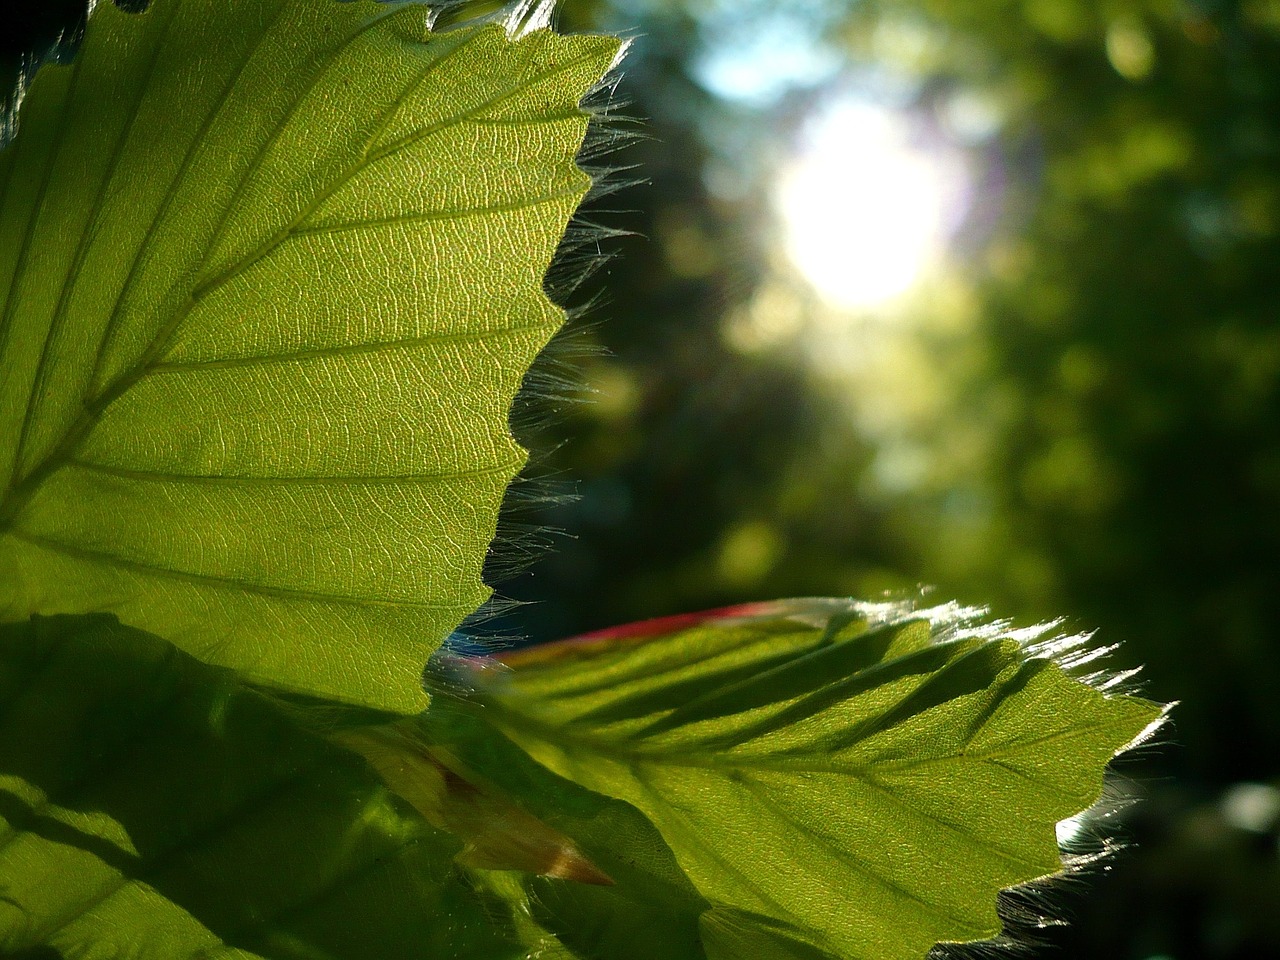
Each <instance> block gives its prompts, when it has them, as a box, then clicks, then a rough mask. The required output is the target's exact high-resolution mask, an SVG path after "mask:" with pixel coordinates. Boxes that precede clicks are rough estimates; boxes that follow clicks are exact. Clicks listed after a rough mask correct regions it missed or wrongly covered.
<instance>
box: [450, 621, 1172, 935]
mask: <svg viewBox="0 0 1280 960" xmlns="http://www.w3.org/2000/svg"><path fill="white" fill-rule="evenodd" d="M1051 649H1052V645H1045V646H1041V647H1034V646H1032V647H1028V646H1027V641H1026V637H1015V636H1013V635H1011V634H1009V633H1008V632H1003V631H1001V630H1000V629H999V628H998V627H981V626H978V625H976V624H975V623H974V622H973V621H972V619H971V617H970V616H969V615H968V614H965V613H964V612H963V611H959V610H957V609H954V608H941V609H938V610H934V611H925V612H919V613H916V612H911V611H910V610H909V609H906V608H901V607H893V606H884V607H877V606H863V605H858V604H853V603H848V602H844V601H812V600H811V601H783V602H779V603H777V604H771V605H759V606H756V607H752V608H744V609H740V610H738V611H731V612H729V613H725V614H721V615H718V616H712V617H709V618H697V617H695V618H685V619H676V620H674V621H665V622H656V623H654V624H651V625H640V626H639V627H637V628H629V629H625V630H622V631H611V632H607V633H604V634H600V635H596V636H593V637H588V638H584V639H580V640H576V641H565V642H562V643H560V644H553V645H551V646H548V647H543V648H535V649H533V650H531V651H528V652H525V653H521V654H514V655H511V656H509V657H507V658H506V660H507V662H508V663H509V664H510V665H511V666H512V667H513V669H512V670H511V671H510V672H509V673H507V674H503V673H501V672H500V671H497V672H496V671H494V670H493V668H492V665H487V669H486V670H483V671H480V672H478V673H475V672H474V671H468V670H465V669H464V670H463V673H464V676H469V675H470V674H471V673H474V676H472V677H471V679H470V680H469V681H468V682H471V683H473V684H474V685H476V686H477V688H478V692H477V693H476V694H475V695H474V696H475V697H477V698H478V700H479V702H480V703H481V704H483V709H482V710H481V711H479V714H480V715H481V716H483V718H484V719H485V722H487V723H490V724H492V725H493V726H494V727H495V728H497V729H498V730H500V731H501V732H503V733H504V734H506V736H508V737H510V738H511V739H512V740H513V741H514V742H515V743H517V744H519V745H521V746H522V747H524V748H525V749H526V750H527V751H528V752H529V753H530V754H531V755H532V756H533V757H534V758H535V759H537V760H538V761H540V762H541V763H543V764H544V765H546V766H547V767H548V768H549V769H551V770H552V771H554V772H556V773H557V774H559V775H561V776H563V777H566V778H568V779H570V780H573V781H575V782H577V783H579V784H581V785H583V786H585V787H587V788H588V789H590V790H593V791H598V792H599V793H602V794H605V795H607V796H611V797H616V798H619V799H622V800H626V801H627V802H629V803H632V804H634V805H635V806H636V807H637V808H638V809H639V810H641V811H642V812H643V813H644V814H645V815H646V816H648V817H649V819H650V820H651V821H652V822H653V824H654V825H655V826H656V827H657V828H658V830H659V832H660V833H661V834H662V836H663V837H664V839H665V840H666V842H667V843H668V844H669V845H670V847H671V849H672V851H673V852H674V853H675V856H676V858H677V860H678V861H679V863H680V865H681V867H682V868H683V869H684V871H685V872H686V873H687V875H688V876H689V878H690V879H691V880H692V881H693V883H694V885H695V886H696V887H697V888H698V890H699V891H700V892H701V894H702V895H703V896H704V897H706V898H707V900H708V901H711V902H712V903H714V904H717V909H716V911H715V912H711V913H708V914H706V915H704V917H703V942H704V945H705V947H706V948H707V950H708V954H709V955H710V956H713V957H724V958H726V960H727V958H729V957H735V956H745V955H748V954H750V955H753V956H759V957H809V956H816V955H820V954H821V952H822V951H828V952H830V953H832V954H834V955H836V956H839V957H844V958H861V960H921V958H922V957H924V956H925V954H926V953H927V952H928V951H929V949H930V948H931V947H932V946H933V945H934V944H935V943H936V942H940V941H973V940H982V939H987V938H990V937H992V936H994V935H996V934H997V933H998V932H999V931H1000V921H999V919H998V917H997V914H996V894H997V892H998V891H1000V890H1001V889H1003V888H1007V887H1010V886H1013V885H1015V884H1018V883H1022V882H1026V881H1030V880H1033V879H1037V878H1041V877H1045V876H1048V875H1051V874H1053V873H1056V872H1058V871H1060V870H1061V869H1062V861H1061V857H1060V853H1059V850H1058V845H1057V837H1056V831H1055V825H1056V824H1057V823H1058V822H1059V821H1061V820H1064V819H1066V818H1068V817H1070V816H1073V815H1075V814H1077V813H1079V812H1080V811H1082V810H1084V809H1086V808H1087V807H1089V806H1090V805H1092V804H1093V803H1094V802H1095V801H1096V800H1097V799H1098V797H1099V795H1100V792H1101V789H1102V781H1103V770H1104V768H1105V766H1106V764H1107V762H1108V761H1109V760H1110V759H1111V757H1112V756H1113V755H1114V754H1115V753H1116V752H1117V751H1119V750H1121V749H1123V748H1124V747H1125V746H1126V745H1128V744H1130V743H1132V742H1133V741H1135V740H1136V739H1138V738H1140V737H1141V736H1142V735H1143V733H1144V731H1146V730H1147V729H1148V728H1149V727H1151V726H1152V725H1153V724H1154V723H1156V722H1157V721H1158V719H1159V716H1160V710H1159V709H1158V708H1157V707H1156V706H1154V705H1153V704H1151V703H1148V702H1146V701H1143V700H1139V699H1134V698H1131V697H1126V696H1110V695H1107V694H1105V693H1104V692H1102V691H1100V690H1099V689H1096V688H1095V687H1094V686H1091V685H1089V684H1086V683H1084V682H1082V681H1081V680H1078V679H1075V678H1073V677H1072V676H1071V675H1070V673H1069V672H1067V671H1066V670H1064V669H1063V668H1062V667H1061V666H1059V665H1058V663H1057V662H1055V661H1054V660H1053V659H1050V658H1048V657H1047V654H1048V653H1049V652H1051ZM1059 653H1061V651H1059ZM438 662H441V663H445V664H448V663H449V661H438ZM450 672H453V673H456V672H457V671H456V670H453V671H450V670H449V669H445V670H444V673H445V674H446V675H447V674H448V673H450ZM495 676H496V679H494V677H495ZM453 682H455V683H456V682H457V680H456V678H455V679H454V681H453ZM753 917H755V918H762V920H761V921H757V920H753V919H752V918H753ZM765 921H767V922H765ZM769 923H773V924H781V925H782V929H785V930H791V931H801V933H800V935H799V936H791V935H790V934H788V935H787V936H785V937H783V936H777V935H775V932H774V931H771V930H770V928H769V925H768V924H769ZM806 941H807V943H806ZM766 942H767V943H770V944H772V946H769V947H767V948H766V947H765V946H763V945H764V944H765V943H766Z"/></svg>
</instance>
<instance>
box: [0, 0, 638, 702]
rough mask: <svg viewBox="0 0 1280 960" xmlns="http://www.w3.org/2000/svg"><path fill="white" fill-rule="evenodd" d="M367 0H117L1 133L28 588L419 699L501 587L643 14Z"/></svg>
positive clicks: (13, 527)
mask: <svg viewBox="0 0 1280 960" xmlns="http://www.w3.org/2000/svg"><path fill="white" fill-rule="evenodd" d="M427 19H428V14H427V12H426V8H425V7H422V6H417V5H407V6H406V5H403V4H379V3H372V2H367V0H359V2H354V3H337V2H332V0H237V2H235V3H228V2H224V0H154V2H153V3H152V4H151V5H150V9H149V10H148V12H147V13H145V14H142V15H131V14H126V13H122V12H121V11H119V10H117V9H116V8H115V7H114V6H113V5H112V4H110V3H100V4H98V5H97V7H96V9H95V11H94V13H93V15H92V17H91V19H90V22H89V25H88V31H87V35H86V37H85V40H84V43H83V45H82V47H81V49H80V51H79V54H78V56H77V57H76V59H75V61H74V63H73V64H72V65H70V66H53V65H50V66H46V67H44V68H43V69H42V70H41V72H40V73H39V75H38V76H37V77H36V79H35V81H34V83H33V84H32V86H31V88H30V90H29V92H28V94H27V97H26V100H25V104H24V106H23V111H22V115H21V124H20V128H19V132H18V135H17V137H16V139H15V140H14V142H13V143H12V144H11V145H10V146H9V147H8V148H7V149H6V150H5V152H4V153H3V154H2V155H0V615H6V616H8V617H10V618H21V617H24V616H26V615H27V614H29V613H62V612H92V611H97V610H111V611H113V612H116V613H118V614H119V615H120V617H121V618H122V619H124V620H125V621H126V622H128V623H132V624H135V625H138V626H140V627H144V628H146V629H148V630H152V631H155V632H157V633H159V634H162V635H163V636H165V637H166V638H168V639H170V640H172V641H173V642H175V643H177V644H178V645H179V646H181V647H182V648H183V649H185V650H187V651H189V652H191V653H193V654H195V655H197V656H199V657H200V658H202V659H204V660H206V661H208V662H211V663H215V664H220V665H224V666H230V667H235V668H237V669H238V670H241V671H243V672H244V673H246V674H247V675H250V676H252V677H255V678H257V679H259V680H263V681H269V682H273V683H276V684H279V685H281V686H284V687H289V688H294V689H299V690H307V691H313V692H315V693H317V694H322V695H328V696H335V697H340V698H345V699H348V700H352V701H356V702H361V703H365V704H369V705H373V706H378V707H382V708H388V709H400V710H404V711H412V710H414V709H418V708H420V707H421V706H422V705H423V702H424V701H423V699H422V696H421V691H420V686H419V682H418V678H419V671H420V669H421V665H422V663H423V662H424V661H425V659H426V658H427V656H428V654H429V653H430V652H431V651H432V650H433V649H434V648H435V646H436V645H437V644H438V643H439V642H440V640H441V639H442V638H443V637H444V636H445V635H446V634H447V633H448V631H449V630H451V629H452V628H453V627H454V626H455V625H456V624H457V623H458V622H459V620H461V619H462V618H463V617H464V616H466V615H467V614H469V613H471V612H472V611H473V610H474V609H475V608H476V607H477V606H478V605H479V604H480V603H481V602H482V601H483V600H484V599H485V598H486V596H487V594H488V590H487V588H486V587H485V586H484V585H483V584H482V582H481V579H480V569H481V564H482V562H483V560H484V556H485V553H486V550H487V547H488V543H489V540H490V538H491V537H492V534H493V530H494V525H495V522H496V516H497V511H498V506H499V504H500V501H501V499H502V496H503V492H504V490H505V488H506V486H507V483H508V481H509V480H510V479H511V477H512V476H513V475H514V474H515V472H516V471H517V470H518V469H519V468H520V466H521V464H522V463H523V459H524V453H523V451H522V450H521V449H520V448H519V447H518V446H517V445H516V444H515V442H514V441H513V440H512V438H511V436H510V433H509V429H508V425H507V416H508V409H509V407H510V404H511V400H512V397H513V396H514V394H515V391H516V390H517V388H518V387H519V385H520V381H521V377H522V375H523V374H524V372H525V370H526V369H527V367H528V365H529V363H530V361H531V360H532V358H533V357H534V355H535V354H536V353H537V352H538V351H539V350H540V349H541V347H542V346H543V345H544V344H545V343H546V342H547V340H548V338H549V337H550V336H551V334H552V333H553V332H554V331H555V330H556V328H557V327H558V326H559V324H560V323H561V320H562V314H561V311H560V310H559V309H558V308H556V307H555V306H554V305H553V304H552V303H551V302H550V301H549V300H548V299H547V297H546V296H545V294H544V293H543V290H542V279H543V275H544V273H545V271H546V269H547V266H548V263H549V261H550V259H551V257H552V254H553V252H554V251H555V249H556V245H557V242H558V240H559V239H560V236H561V234H562V232H563V230H564V228H565V225H566V222H567V221H568V219H569V217H570V216H571V214H572V213H573V211H574V209H575V207H576V205H577V204H578V202H579V200H580V199H581V197H582V196H583V194H584V192H585V190H586V188H587V186H588V178H587V176H586V175H585V174H584V173H583V172H582V171H580V170H579V169H578V168H577V167H576V166H575V164H574V162H573V158H574V155H575V153H576V151H577V150H578V148H579V146H580V144H581V142H582V139H583V135H584V132H585V129H586V124H587V117H586V115H585V114H584V113H583V112H582V111H581V110H580V109H579V108H578V102H579V100H580V98H581V97H582V96H583V95H584V93H585V92H586V91H587V90H588V89H589V88H591V87H592V85H593V84H595V83H596V82H597V81H598V80H599V79H600V77H601V75H602V74H603V73H604V72H605V71H606V70H607V69H608V67H609V66H610V64H611V63H612V61H613V59H614V58H615V56H616V55H617V51H618V42H617V41H615V40H613V39H610V38H600V37H561V36H556V35H554V34H552V33H551V32H549V31H547V30H536V31H533V32H530V33H528V34H527V35H525V36H523V37H522V38H519V39H514V38H512V37H510V36H508V34H507V32H506V31H505V30H504V29H503V28H502V27H501V26H499V25H497V24H488V25H480V26H476V25H471V26H466V27H462V28H458V29H455V30H450V31H445V32H440V33H433V32H431V31H430V30H429V29H428V23H427Z"/></svg>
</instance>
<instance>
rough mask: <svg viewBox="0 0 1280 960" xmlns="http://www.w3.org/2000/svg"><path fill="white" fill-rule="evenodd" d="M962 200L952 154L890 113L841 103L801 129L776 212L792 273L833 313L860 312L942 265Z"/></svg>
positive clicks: (961, 174) (959, 163) (862, 103)
mask: <svg viewBox="0 0 1280 960" xmlns="http://www.w3.org/2000/svg"><path fill="white" fill-rule="evenodd" d="M966 193H967V189H966V176H965V169H964V163H963V160H962V158H961V157H960V155H959V153H958V151H956V150H955V149H954V148H948V147H946V146H943V145H938V146H934V145H923V144H921V143H919V142H918V141H917V140H916V139H913V137H912V131H911V128H910V125H909V121H908V118H907V117H906V116H905V115H904V114H903V113H902V112H900V111H898V110H895V109H894V108H892V107H888V106H884V105H882V104H877V103H873V102H870V101H867V100H853V99H844V100H841V101H839V102H837V103H835V104H833V105H831V106H830V107H829V108H827V109H826V110H824V111H823V112H822V113H821V114H819V115H817V116H816V117H815V118H814V119H813V121H811V123H810V125H809V126H808V127H806V129H805V136H804V140H803V142H802V144H801V147H800V151H799V154H798V156H797V157H796V158H795V160H794V161H793V162H792V163H791V165H790V166H789V167H788V168H787V169H786V170H785V171H784V173H783V175H782V177H781V180H780V183H779V185H778V193H777V204H778V209H779V211H780V213H781V215H782V218H783V224H784V243H785V245H786V251H787V254H788V256H789V257H790V259H791V261H792V263H793V264H794V265H795V267H796V269H798V270H799V271H800V273H801V274H802V275H803V276H804V277H805V278H806V279H807V280H808V281H809V283H811V284H812V285H813V286H814V288H815V289H816V290H817V291H818V292H819V293H820V294H821V295H822V296H823V298H824V299H826V300H827V301H829V302H830V303H831V305H832V306H835V307H839V308H845V309H855V310H856V309H865V308H870V307H875V306H879V305H883V304H885V303H888V302H889V301H891V300H893V299H894V298H895V297H897V296H899V295H900V294H903V293H905V292H906V291H907V290H909V289H910V288H911V287H912V286H913V284H915V282H916V281H917V280H919V279H920V278H921V277H922V276H923V275H924V274H925V273H926V272H928V270H929V269H930V268H932V267H934V266H936V265H937V264H938V263H939V262H940V261H941V259H942V256H943V253H944V250H945V247H946V243H947V240H948V238H949V236H950V234H951V231H952V230H953V229H954V227H955V225H956V223H957V222H958V220H959V219H960V217H961V215H962V214H963V212H964V203H965V195H966Z"/></svg>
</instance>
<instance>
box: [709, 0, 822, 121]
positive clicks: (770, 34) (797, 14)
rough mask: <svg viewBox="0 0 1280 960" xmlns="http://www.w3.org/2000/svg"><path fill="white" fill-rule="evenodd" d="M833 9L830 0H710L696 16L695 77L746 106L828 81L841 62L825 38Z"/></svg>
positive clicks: (760, 104) (769, 102)
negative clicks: (697, 46)
mask: <svg viewBox="0 0 1280 960" xmlns="http://www.w3.org/2000/svg"><path fill="white" fill-rule="evenodd" d="M837 12H838V4H836V3H833V2H830V0H791V2H779V0H772V2H765V0H736V2H728V0H709V2H708V3H706V4H705V6H703V7H702V8H701V9H700V10H699V12H698V13H697V14H696V16H697V19H698V41H699V45H700V49H699V50H698V52H697V54H696V55H695V57H694V59H693V66H692V70H693V76H694V79H695V80H697V82H698V83H699V84H700V85H701V86H703V87H704V88H705V89H706V90H707V91H708V92H709V93H711V94H713V95H715V96H717V97H720V98H721V99H723V100H726V101H730V102H733V103H738V104H741V105H743V106H749V107H768V106H771V105H773V104H775V103H777V102H778V101H779V100H780V99H781V98H782V97H783V96H785V95H786V94H787V93H789V92H790V91H792V90H794V89H797V88H813V87H817V86H820V85H822V84H824V83H828V82H829V81H831V80H832V79H834V78H835V77H836V76H837V75H838V74H839V73H840V71H841V68H842V66H843V64H844V58H843V57H842V55H841V53H840V52H839V51H838V50H837V49H836V48H834V47H833V46H831V44H830V43H829V42H827V40H826V39H825V34H826V32H827V29H828V28H829V26H830V25H831V24H832V23H833V21H834V19H835V17H836V15H837Z"/></svg>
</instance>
